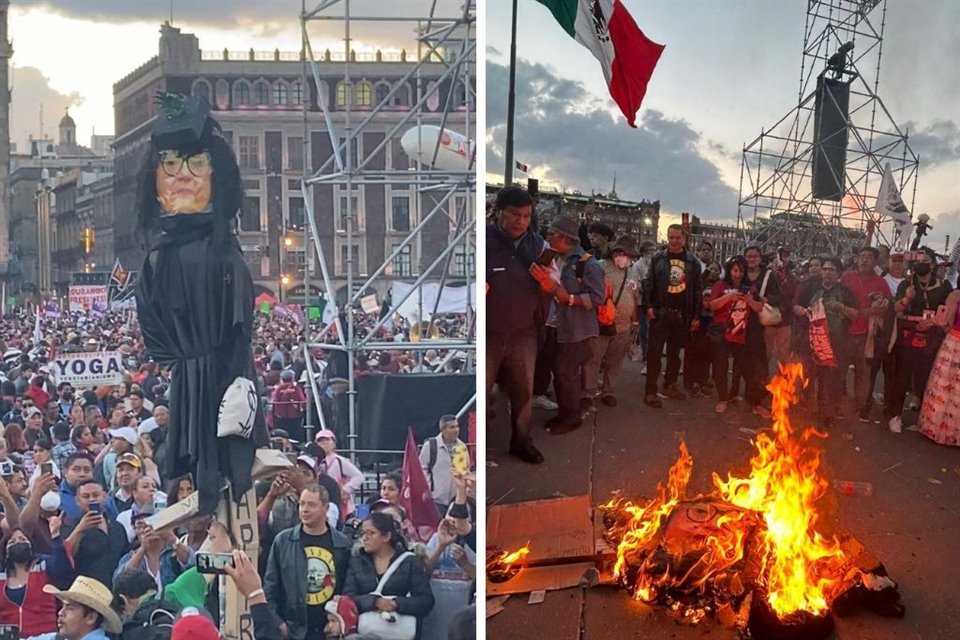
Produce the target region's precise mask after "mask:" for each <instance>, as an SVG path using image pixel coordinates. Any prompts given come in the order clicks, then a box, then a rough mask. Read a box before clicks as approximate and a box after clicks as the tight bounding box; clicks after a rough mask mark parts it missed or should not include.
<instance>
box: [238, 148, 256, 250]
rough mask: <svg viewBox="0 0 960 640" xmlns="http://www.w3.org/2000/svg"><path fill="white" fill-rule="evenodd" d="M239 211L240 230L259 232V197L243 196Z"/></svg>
mask: <svg viewBox="0 0 960 640" xmlns="http://www.w3.org/2000/svg"><path fill="white" fill-rule="evenodd" d="M241 139H242V138H241ZM240 211H241V213H240V230H241V231H260V197H259V196H245V197H244V198H243V207H242V208H241V210H240Z"/></svg>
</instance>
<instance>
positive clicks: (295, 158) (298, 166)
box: [287, 136, 303, 171]
mask: <svg viewBox="0 0 960 640" xmlns="http://www.w3.org/2000/svg"><path fill="white" fill-rule="evenodd" d="M287 169H291V170H294V171H302V170H303V138H301V137H297V136H291V137H289V138H287Z"/></svg>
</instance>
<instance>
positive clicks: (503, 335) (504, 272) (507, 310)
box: [485, 186, 546, 464]
mask: <svg viewBox="0 0 960 640" xmlns="http://www.w3.org/2000/svg"><path fill="white" fill-rule="evenodd" d="M493 211H494V213H495V215H496V219H495V222H494V223H493V224H489V225H487V256H486V257H487V274H486V281H487V296H486V301H487V328H486V332H487V353H486V358H487V379H486V381H485V384H486V389H487V397H488V398H489V397H490V395H491V391H492V389H493V386H494V384H499V388H500V390H501V391H503V393H504V395H506V396H507V398H509V400H510V413H511V416H510V423H511V437H510V449H509V451H510V455H512V456H514V457H515V458H518V459H520V460H522V461H524V462H527V463H529V464H539V463H541V462H543V454H541V453H540V451H539V450H538V449H537V448H536V447H535V446H534V445H533V438H532V437H531V434H530V431H531V418H532V411H533V376H534V367H535V363H536V359H537V350H538V348H539V344H540V340H541V334H542V332H543V326H544V309H545V308H546V301H545V296H543V295H541V294H540V293H539V291H538V288H537V282H536V281H535V280H534V279H533V277H532V276H531V274H530V272H529V268H530V266H531V265H533V264H536V263H537V261H538V259H539V258H540V257H541V255H542V254H543V252H544V249H545V248H546V243H545V242H544V241H543V238H541V237H540V236H539V235H537V233H536V231H535V230H531V228H530V219H531V216H532V215H533V199H532V198H531V196H530V194H529V193H528V192H526V191H524V190H523V189H521V188H519V187H513V186H510V187H505V188H503V189H501V190H500V191H499V192H498V193H497V198H496V202H495V203H494V206H493Z"/></svg>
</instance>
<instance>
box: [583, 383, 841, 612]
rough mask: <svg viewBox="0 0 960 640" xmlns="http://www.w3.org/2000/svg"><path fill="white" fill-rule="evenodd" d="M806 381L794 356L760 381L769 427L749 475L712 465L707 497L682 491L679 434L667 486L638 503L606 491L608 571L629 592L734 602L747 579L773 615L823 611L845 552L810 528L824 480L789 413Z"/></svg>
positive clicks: (809, 436) (685, 473) (686, 472)
mask: <svg viewBox="0 0 960 640" xmlns="http://www.w3.org/2000/svg"><path fill="white" fill-rule="evenodd" d="M806 384H807V381H806V379H805V378H804V376H803V368H802V367H801V365H799V364H789V365H781V367H780V375H778V376H776V377H775V378H774V379H773V380H772V381H771V383H770V385H769V386H768V387H767V388H768V389H769V390H770V391H771V393H772V395H773V407H772V414H773V428H772V434H768V433H761V434H760V435H759V436H757V438H756V441H754V442H752V444H753V445H754V447H755V448H756V453H755V454H754V456H753V458H752V459H751V471H750V475H749V476H748V477H746V478H738V477H735V476H733V475H728V476H727V479H726V480H723V479H721V478H720V476H719V475H717V474H716V473H714V474H713V484H714V487H715V490H714V492H713V493H712V494H711V495H710V496H706V497H704V496H698V497H697V498H694V499H687V497H686V489H687V484H688V483H689V480H690V474H691V470H692V468H693V458H692V457H691V456H690V453H689V451H688V450H687V447H686V445H685V444H684V443H683V442H681V443H680V456H679V458H678V459H677V461H676V462H675V463H674V464H673V466H672V467H671V468H670V473H669V478H668V480H667V484H666V486H663V485H662V484H661V485H658V486H657V492H656V496H655V497H654V499H653V500H651V501H649V502H647V503H646V504H635V503H633V502H628V501H624V500H623V499H622V498H614V499H613V500H611V501H610V502H609V503H607V504H606V505H604V506H603V507H602V510H603V511H604V513H605V517H606V520H607V524H608V531H607V535H608V539H610V540H611V542H613V543H615V544H616V546H617V560H616V564H615V566H614V574H615V576H616V577H617V579H619V580H620V581H621V582H622V583H623V584H626V585H628V586H629V587H631V588H632V591H633V594H634V597H636V598H637V599H640V600H643V601H645V602H653V601H654V600H656V599H657V598H658V597H659V596H660V595H663V594H664V593H665V592H666V591H667V590H672V591H680V592H684V593H701V594H704V593H708V592H709V593H711V594H713V595H714V596H717V597H716V598H715V601H716V602H718V603H721V604H722V602H724V601H726V602H733V601H734V600H735V599H736V598H739V597H740V596H742V595H743V594H744V593H745V592H746V591H747V590H748V588H749V587H748V586H747V585H749V584H754V585H756V586H757V587H759V589H760V590H761V591H762V593H763V595H764V596H765V597H766V600H767V604H768V605H769V608H770V609H771V610H772V611H773V612H774V613H775V614H776V615H777V617H779V618H780V619H781V620H785V619H787V618H789V617H790V616H791V615H792V614H796V613H799V612H806V613H808V614H812V615H815V616H816V615H823V614H825V613H826V612H827V611H828V609H829V607H830V603H831V601H832V600H833V598H834V597H836V596H837V595H838V590H839V589H840V587H841V584H842V578H843V575H842V573H843V569H842V565H843V563H844V561H845V560H847V558H846V557H845V554H844V552H843V551H842V550H841V546H840V542H839V541H838V540H837V539H836V538H834V537H831V538H827V537H824V536H823V535H821V534H820V533H818V531H817V530H816V526H817V517H818V516H817V510H816V503H817V500H818V499H819V498H820V497H821V496H822V495H823V494H824V492H825V491H826V490H827V488H828V486H829V485H828V483H827V481H826V480H825V479H824V478H823V476H822V475H820V455H821V451H820V449H819V448H818V447H816V446H815V445H814V444H813V443H812V440H813V439H814V438H825V437H826V435H825V434H822V433H819V432H817V431H816V430H814V429H812V428H811V429H807V430H805V431H804V432H803V433H802V434H800V435H797V434H796V433H795V432H794V430H793V428H792V426H791V425H790V419H789V417H788V415H787V410H788V409H789V407H790V405H791V404H795V403H796V402H797V401H798V397H797V395H798V392H799V390H800V388H801V387H805V386H806Z"/></svg>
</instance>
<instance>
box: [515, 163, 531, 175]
mask: <svg viewBox="0 0 960 640" xmlns="http://www.w3.org/2000/svg"><path fill="white" fill-rule="evenodd" d="M517 170H519V171H523V172H524V173H530V167H529V166H527V165H525V164H523V163H522V162H520V161H519V160H517Z"/></svg>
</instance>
